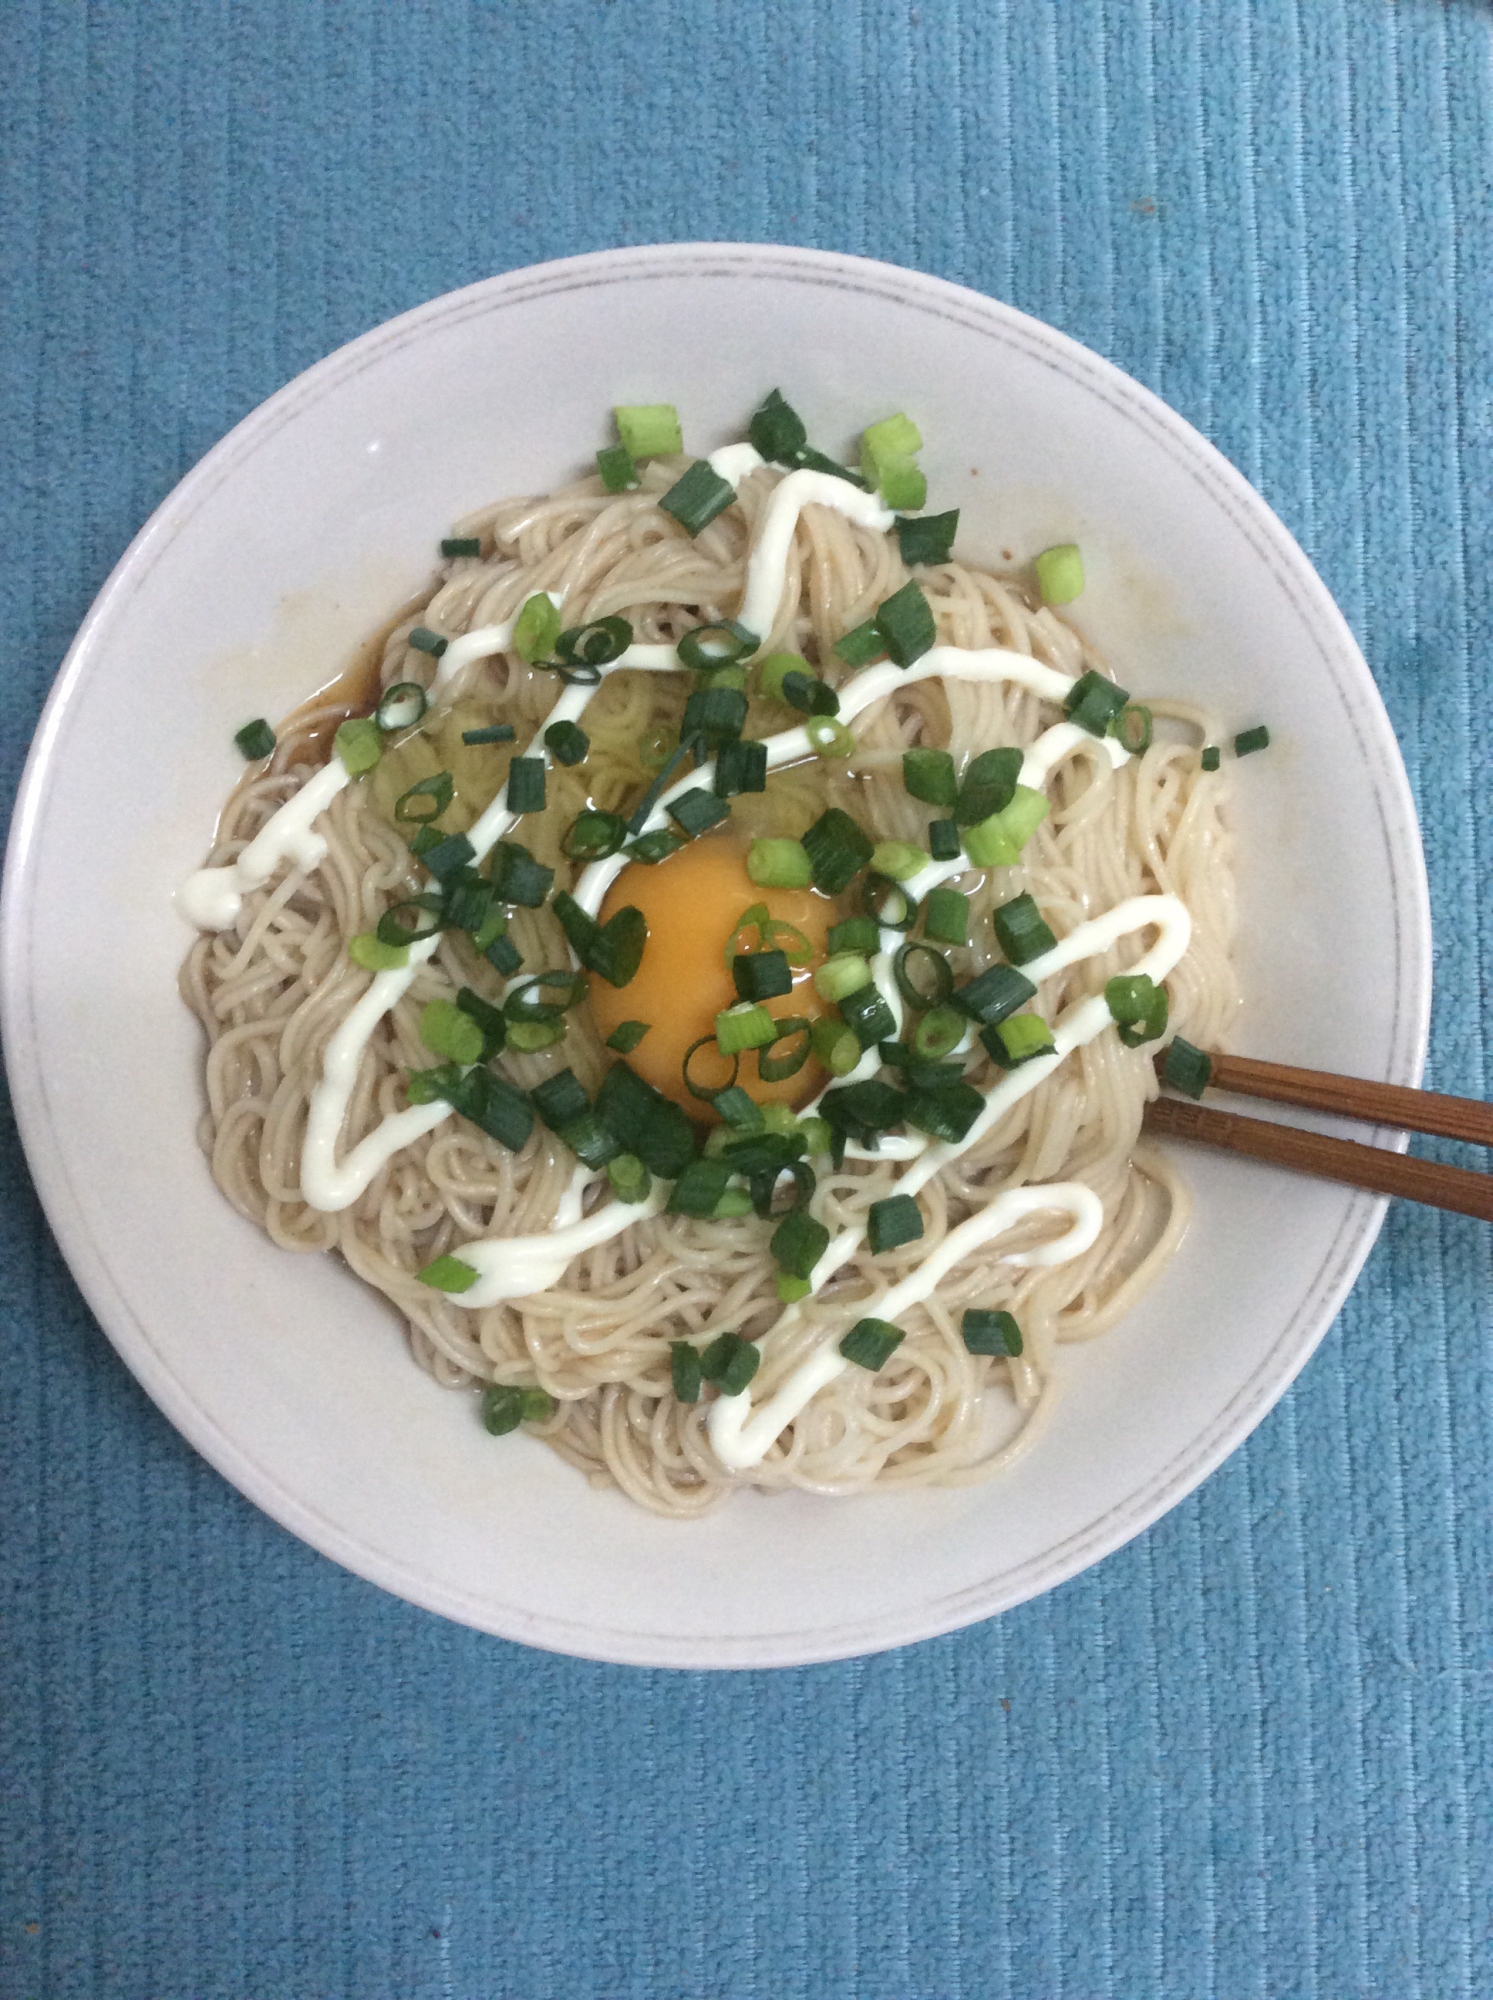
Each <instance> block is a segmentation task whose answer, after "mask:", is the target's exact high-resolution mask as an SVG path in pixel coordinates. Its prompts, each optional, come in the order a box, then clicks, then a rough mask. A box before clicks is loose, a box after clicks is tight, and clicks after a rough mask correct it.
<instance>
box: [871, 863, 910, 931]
mask: <svg viewBox="0 0 1493 2000" xmlns="http://www.w3.org/2000/svg"><path fill="white" fill-rule="evenodd" d="M861 907H862V908H863V909H864V910H865V912H866V915H867V916H868V917H870V918H871V919H872V920H873V922H875V923H877V924H879V925H880V926H881V928H882V929H883V930H887V931H910V930H911V929H912V927H913V925H914V924H915V923H916V922H917V920H918V906H917V904H916V902H915V901H914V900H913V898H912V897H911V896H909V895H908V894H907V892H906V890H905V889H904V888H903V887H902V885H901V883H900V882H893V881H890V880H889V879H888V878H887V877H886V876H885V875H868V876H867V877H866V879H865V881H864V882H863V883H862V885H861Z"/></svg>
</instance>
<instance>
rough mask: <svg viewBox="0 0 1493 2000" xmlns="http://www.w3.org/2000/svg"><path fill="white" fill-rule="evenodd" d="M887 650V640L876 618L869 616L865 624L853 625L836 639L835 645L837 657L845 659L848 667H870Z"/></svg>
mask: <svg viewBox="0 0 1493 2000" xmlns="http://www.w3.org/2000/svg"><path fill="white" fill-rule="evenodd" d="M886 650H887V646H886V640H885V639H884V638H883V637H882V636H881V628H880V626H879V625H878V624H877V623H876V620H875V619H874V618H868V619H867V620H866V622H865V624H864V625H856V626H853V627H852V628H851V630H850V631H848V632H846V633H843V634H842V635H841V637H840V638H838V639H836V641H835V646H834V652H835V658H836V659H837V660H843V661H844V663H845V665H846V666H847V667H868V666H869V665H870V664H871V662H872V661H873V660H879V659H880V658H881V657H882V655H883V654H884V653H885V652H886Z"/></svg>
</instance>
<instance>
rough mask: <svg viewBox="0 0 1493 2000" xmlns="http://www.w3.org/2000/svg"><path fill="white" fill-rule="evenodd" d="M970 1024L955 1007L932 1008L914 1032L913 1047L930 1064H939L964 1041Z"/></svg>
mask: <svg viewBox="0 0 1493 2000" xmlns="http://www.w3.org/2000/svg"><path fill="white" fill-rule="evenodd" d="M967 1026H968V1023H967V1022H966V1021H965V1019H964V1016H963V1015H962V1014H960V1013H959V1012H957V1011H956V1009H954V1008H953V1007H932V1008H930V1009H929V1011H928V1012H927V1013H926V1014H925V1015H924V1016H923V1018H922V1020H921V1021H919V1022H918V1024H917V1026H916V1027H915V1028H914V1029H913V1031H912V1045H913V1048H914V1049H915V1050H916V1051H917V1053H918V1054H919V1055H920V1056H923V1057H925V1058H926V1059H927V1060H928V1061H929V1062H938V1061H939V1060H940V1059H941V1058H942V1057H943V1056H946V1055H949V1054H951V1053H952V1051H953V1050H955V1049H956V1048H958V1046H959V1044H960V1043H961V1042H962V1041H963V1040H964V1032H965V1029H966V1027H967Z"/></svg>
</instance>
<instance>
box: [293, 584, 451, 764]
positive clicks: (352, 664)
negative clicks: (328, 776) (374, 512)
mask: <svg viewBox="0 0 1493 2000" xmlns="http://www.w3.org/2000/svg"><path fill="white" fill-rule="evenodd" d="M436 588H437V586H436V585H434V584H431V585H428V586H427V587H426V588H425V589H424V590H422V591H420V592H418V593H417V595H416V596H414V597H411V598H409V599H408V600H407V602H405V603H404V604H401V605H400V607H399V609H398V610H397V611H396V612H395V613H394V614H393V616H392V617H389V618H386V619H385V620H384V622H383V624H382V625H380V626H379V628H378V630H377V631H376V632H371V633H369V635H368V637H367V638H366V639H364V640H363V642H362V643H361V645H359V647H358V649H357V651H356V652H355V653H354V654H353V656H352V658H351V659H350V660H349V661H348V663H347V665H346V666H345V667H344V668H343V669H342V671H341V673H340V674H338V675H337V677H336V679H335V680H330V681H328V682H327V684H326V686H325V687H320V688H318V689H317V690H316V692H315V694H313V695H308V696H307V698H306V699H305V701H303V702H301V703H300V704H299V706H297V707H296V708H293V709H292V710H291V712H290V714H289V715H287V716H286V718H285V720H284V721H283V722H282V723H281V724H280V726H279V728H278V729H277V730H276V731H275V736H276V739H277V741H279V742H281V743H284V742H286V741H287V740H289V739H294V742H295V745H296V762H297V763H304V762H310V763H314V764H324V763H325V762H326V761H327V759H328V757H330V756H331V754H332V738H333V737H334V736H335V735H336V734H337V730H338V726H339V725H340V724H341V723H344V722H346V721H347V720H348V718H349V716H354V715H371V714H372V713H373V711H374V709H376V708H377V707H378V698H379V693H380V670H381V669H382V667H383V661H384V648H385V646H387V644H388V643H389V636H390V634H391V633H392V632H394V631H395V630H396V629H397V628H398V627H399V626H400V625H403V624H404V623H405V622H406V620H407V619H410V618H413V617H414V616H415V615H416V613H417V612H420V611H423V610H424V609H425V607H426V605H427V604H428V603H429V602H430V600H431V598H432V596H433V595H434V594H435V590H436Z"/></svg>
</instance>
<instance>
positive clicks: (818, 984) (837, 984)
mask: <svg viewBox="0 0 1493 2000" xmlns="http://www.w3.org/2000/svg"><path fill="white" fill-rule="evenodd" d="M870 984H871V968H870V966H869V965H868V964H867V963H866V961H865V959H864V958H862V957H861V955H860V953H859V952H854V951H839V952H836V953H834V955H833V956H832V957H830V958H827V959H826V960H825V961H824V963H823V965H821V966H819V967H817V968H816V970H815V973H814V991H815V992H816V993H817V994H818V995H819V997H820V998H821V999H822V1000H828V1001H830V1002H831V1003H836V1002H838V1001H841V1000H844V999H847V998H848V997H849V995H850V994H852V993H859V992H860V990H861V988H862V987H863V986H869V985H870Z"/></svg>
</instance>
